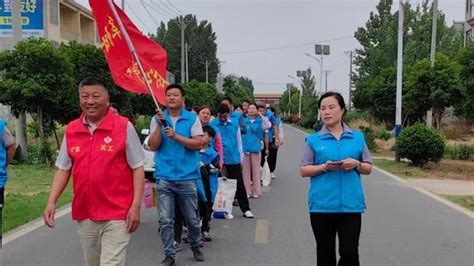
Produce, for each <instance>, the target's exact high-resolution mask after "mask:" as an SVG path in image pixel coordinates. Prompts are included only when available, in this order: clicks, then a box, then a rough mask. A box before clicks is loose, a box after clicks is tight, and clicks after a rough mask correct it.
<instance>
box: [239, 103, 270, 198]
mask: <svg viewBox="0 0 474 266" xmlns="http://www.w3.org/2000/svg"><path fill="white" fill-rule="evenodd" d="M244 122H245V126H246V127H247V129H246V132H247V133H246V134H244V136H243V150H244V160H243V162H242V168H243V171H242V174H243V178H244V185H245V190H246V191H247V197H248V198H250V197H253V198H259V197H260V196H261V195H262V187H261V184H260V152H261V150H262V142H263V138H264V136H265V130H267V129H268V128H270V127H271V123H270V121H269V120H268V119H267V118H266V117H265V116H263V115H260V114H259V113H258V111H257V105H256V104H254V103H251V104H250V105H249V107H248V114H247V116H246V117H245V118H244Z"/></svg>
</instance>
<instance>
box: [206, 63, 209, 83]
mask: <svg viewBox="0 0 474 266" xmlns="http://www.w3.org/2000/svg"><path fill="white" fill-rule="evenodd" d="M206 83H209V60H206Z"/></svg>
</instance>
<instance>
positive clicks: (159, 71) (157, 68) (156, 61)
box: [89, 0, 168, 104]
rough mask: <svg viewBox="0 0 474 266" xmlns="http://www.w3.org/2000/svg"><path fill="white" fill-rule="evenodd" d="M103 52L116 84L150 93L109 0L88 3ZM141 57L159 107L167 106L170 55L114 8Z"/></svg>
mask: <svg viewBox="0 0 474 266" xmlns="http://www.w3.org/2000/svg"><path fill="white" fill-rule="evenodd" d="M89 3H90V6H91V7H92V12H93V14H94V18H95V21H96V23H97V29H98V31H99V36H100V41H101V43H102V50H103V51H104V54H105V58H106V59H107V63H108V65H109V69H110V72H111V74H112V78H113V80H114V82H115V83H116V84H117V85H118V86H120V87H122V88H124V89H125V90H127V91H130V92H134V93H145V94H149V91H148V89H147V87H146V83H145V80H144V79H143V76H142V74H141V73H140V69H139V67H138V64H137V62H135V60H134V57H133V55H132V53H131V52H130V49H129V47H128V46H127V42H126V40H125V37H124V34H123V32H121V30H120V27H119V24H118V23H117V21H116V19H115V17H114V15H113V13H112V10H111V8H110V7H109V4H108V1H107V0H89ZM114 6H115V10H117V13H118V15H119V18H120V20H121V21H122V23H123V25H124V28H125V30H126V31H127V33H128V35H129V36H130V40H131V42H132V44H133V46H134V47H135V50H136V52H137V55H138V58H139V60H140V62H141V64H142V66H143V69H144V71H145V75H146V78H147V79H148V81H149V83H150V85H151V87H152V89H153V92H154V94H155V96H156V98H157V100H158V102H159V103H160V104H164V103H165V90H164V89H165V86H166V85H167V82H166V64H167V60H168V56H167V54H166V51H165V49H163V47H161V46H160V45H159V44H157V43H156V42H155V41H153V40H151V39H149V38H148V37H146V36H145V35H143V34H142V33H141V32H140V31H139V30H138V28H137V27H136V26H135V25H134V24H133V23H132V22H131V21H130V19H129V18H128V17H127V15H126V14H125V13H124V12H123V11H122V10H121V9H120V8H119V7H118V6H117V5H115V3H114Z"/></svg>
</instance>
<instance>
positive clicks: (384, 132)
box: [377, 129, 391, 141]
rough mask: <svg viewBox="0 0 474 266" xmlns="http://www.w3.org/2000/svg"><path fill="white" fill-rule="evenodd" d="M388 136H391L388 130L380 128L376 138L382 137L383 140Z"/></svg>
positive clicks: (387, 138) (388, 137)
mask: <svg viewBox="0 0 474 266" xmlns="http://www.w3.org/2000/svg"><path fill="white" fill-rule="evenodd" d="M390 137H391V134H390V132H388V131H387V130H385V129H382V130H381V131H380V132H379V134H378V135H377V138H379V139H383V140H385V141H387V140H389V139H390Z"/></svg>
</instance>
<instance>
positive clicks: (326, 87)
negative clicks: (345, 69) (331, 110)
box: [324, 70, 331, 92]
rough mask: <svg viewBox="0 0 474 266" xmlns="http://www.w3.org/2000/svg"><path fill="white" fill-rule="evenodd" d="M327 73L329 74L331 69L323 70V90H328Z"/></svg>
mask: <svg viewBox="0 0 474 266" xmlns="http://www.w3.org/2000/svg"><path fill="white" fill-rule="evenodd" d="M329 74H331V71H329V70H326V71H324V75H325V76H326V79H325V81H324V86H325V88H324V92H328V76H329Z"/></svg>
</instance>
